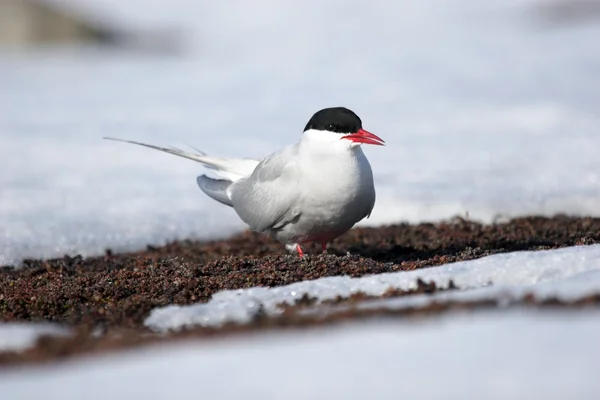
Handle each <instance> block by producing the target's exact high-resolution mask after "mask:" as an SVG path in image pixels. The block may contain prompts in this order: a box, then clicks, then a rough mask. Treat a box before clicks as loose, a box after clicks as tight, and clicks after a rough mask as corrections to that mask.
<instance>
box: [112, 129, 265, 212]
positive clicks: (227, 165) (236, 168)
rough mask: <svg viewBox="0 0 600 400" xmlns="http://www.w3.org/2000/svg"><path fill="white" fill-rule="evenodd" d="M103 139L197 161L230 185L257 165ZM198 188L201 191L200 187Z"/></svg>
mask: <svg viewBox="0 0 600 400" xmlns="http://www.w3.org/2000/svg"><path fill="white" fill-rule="evenodd" d="M104 139H108V140H115V141H117V142H124V143H131V144H137V145H138V146H144V147H148V148H151V149H154V150H158V151H162V152H165V153H169V154H173V155H176V156H179V157H183V158H187V159H190V160H194V161H197V162H199V163H201V164H203V165H204V166H205V167H207V168H210V169H212V170H214V171H215V173H216V174H217V175H219V176H220V177H222V178H224V179H226V180H227V181H229V182H230V183H231V182H235V181H237V180H238V179H241V178H244V177H246V176H249V175H251V174H252V171H254V168H256V166H257V165H258V161H257V160H252V159H249V158H229V157H214V156H209V155H207V154H205V153H203V152H201V151H199V150H196V151H197V153H190V152H187V151H183V150H180V149H177V148H174V147H171V148H167V147H159V146H154V145H151V144H146V143H140V142H135V141H133V140H124V139H117V138H111V137H105V138H104ZM206 178H207V179H211V178H208V177H206ZM212 180H215V179H212ZM216 181H218V180H216ZM198 185H200V183H198ZM200 188H201V189H202V186H201V187H200ZM202 190H204V189H202ZM207 194H208V193H207ZM209 196H211V195H210V194H209ZM211 197H212V196H211ZM216 200H218V201H221V200H219V199H216Z"/></svg>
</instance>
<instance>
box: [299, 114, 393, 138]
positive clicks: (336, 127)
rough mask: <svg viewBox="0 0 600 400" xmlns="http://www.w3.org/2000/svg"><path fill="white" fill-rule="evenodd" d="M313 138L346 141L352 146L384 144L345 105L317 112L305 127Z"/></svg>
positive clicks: (305, 130) (306, 131) (305, 131)
mask: <svg viewBox="0 0 600 400" xmlns="http://www.w3.org/2000/svg"><path fill="white" fill-rule="evenodd" d="M304 134H305V135H309V136H310V138H311V140H315V141H319V142H324V143H340V144H341V143H344V144H348V145H349V146H350V147H356V146H360V145H361V144H374V145H378V146H384V145H385V142H384V141H383V139H381V138H380V137H379V136H377V135H374V134H372V133H371V132H368V131H366V130H364V129H363V127H362V121H361V120H360V118H359V117H358V115H356V114H355V113H354V112H352V111H351V110H349V109H347V108H345V107H333V108H324V109H322V110H321V111H318V112H316V113H315V115H313V116H312V118H311V119H310V121H308V123H307V124H306V127H305V128H304Z"/></svg>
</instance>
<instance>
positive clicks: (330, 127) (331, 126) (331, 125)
mask: <svg viewBox="0 0 600 400" xmlns="http://www.w3.org/2000/svg"><path fill="white" fill-rule="evenodd" d="M327 130H328V131H334V132H335V126H333V124H329V125H328V126H327Z"/></svg>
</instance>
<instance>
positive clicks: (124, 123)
mask: <svg viewBox="0 0 600 400" xmlns="http://www.w3.org/2000/svg"><path fill="white" fill-rule="evenodd" d="M52 1H58V2H61V3H65V4H67V5H71V6H73V5H75V6H79V7H82V8H84V9H87V7H88V6H89V7H91V8H92V9H93V10H97V11H106V14H107V15H109V16H110V15H112V16H114V18H115V19H116V20H118V21H123V22H125V23H126V24H127V25H135V26H137V27H144V28H146V27H151V26H159V27H164V26H167V27H168V26H175V27H177V28H181V29H183V30H184V31H185V32H187V34H188V36H187V40H186V42H185V45H186V46H187V47H186V49H187V53H185V54H184V55H183V56H181V57H178V56H171V57H158V56H155V55H143V54H131V53H126V52H122V51H114V52H110V51H99V50H94V49H81V48H60V49H54V50H45V51H39V52H23V51H17V50H4V51H2V52H0V71H2V72H1V73H0V87H1V88H2V90H1V91H0V139H1V141H2V146H0V171H2V173H1V174H0V265H2V264H11V263H18V262H19V261H20V260H22V259H23V258H24V257H53V256H62V255H63V254H65V253H69V254H74V253H81V254H83V255H91V254H98V253H102V252H103V251H104V249H105V248H107V247H110V248H113V249H114V250H116V251H120V250H127V249H134V248H140V247H143V246H145V245H146V244H160V243H163V242H165V241H167V240H170V239H175V238H190V237H195V238H201V239H209V238H219V237H224V236H227V235H229V234H231V233H233V232H235V231H239V230H241V229H244V228H245V226H244V225H243V224H242V223H241V222H240V221H239V220H238V218H237V216H236V215H235V213H234V212H233V210H231V209H229V208H227V207H225V206H222V205H219V204H217V203H215V202H214V201H212V200H211V199H209V198H207V197H206V196H204V195H203V194H202V193H201V192H200V190H199V189H198V188H197V187H196V184H195V177H196V176H197V175H198V174H199V173H202V172H203V169H202V168H201V167H200V166H199V165H197V164H195V163H193V162H191V161H188V160H183V159H178V158H176V157H173V156H170V155H165V154H161V153H158V152H153V151H151V150H148V149H142V148H136V147H134V146H131V145H126V144H122V143H113V142H107V141H102V140H101V137H103V136H117V137H122V138H128V139H134V140H139V141H146V142H151V143H155V144H158V145H167V144H174V145H181V144H185V143H189V144H191V145H194V146H195V147H198V148H201V149H203V150H205V151H206V152H209V153H215V154H223V155H232V156H249V157H261V156H263V155H265V154H267V153H269V152H271V151H273V150H275V149H277V148H280V147H282V146H284V145H286V144H289V143H291V142H293V141H294V140H296V139H297V138H298V136H299V135H300V133H301V130H302V128H303V126H304V124H305V123H306V121H307V120H308V119H309V118H310V116H311V115H312V113H314V112H315V111H317V110H318V109H319V108H322V107H327V106H332V105H345V106H348V107H350V108H351V109H353V110H355V111H356V112H357V113H358V114H359V115H360V116H361V117H362V119H363V122H364V126H365V127H366V128H367V129H369V130H371V131H373V132H374V133H376V134H378V135H379V136H381V137H382V138H384V139H385V140H386V142H387V144H388V145H387V147H385V148H366V149H365V151H366V153H367V156H368V157H369V159H370V161H371V164H372V166H373V170H374V173H375V180H376V187H377V204H376V206H375V210H374V212H373V214H372V216H371V218H370V219H369V220H367V221H365V222H363V223H362V224H363V225H366V224H371V225H378V224H382V223H392V222H396V221H401V220H404V221H411V222H418V221H437V220H440V219H444V218H449V217H452V216H454V215H456V214H461V215H465V214H466V213H468V214H469V216H470V217H471V218H473V219H477V220H482V221H486V222H489V221H491V220H493V219H494V218H496V217H497V216H499V215H500V216H503V217H510V216H516V215H523V214H531V213H535V214H553V213H555V212H566V213H572V214H587V215H600V208H599V206H598V204H600V202H599V201H598V199H599V197H600V173H599V172H598V171H600V158H599V157H597V137H596V136H597V126H598V123H599V122H600V117H599V115H598V113H597V104H599V103H600V84H599V82H600V80H599V79H598V74H597V66H598V63H599V62H600V53H599V52H598V51H596V47H597V46H596V40H595V38H596V37H597V36H598V33H599V32H598V30H599V27H598V26H597V25H594V24H588V25H575V26H570V27H563V28H548V27H545V26H542V25H541V24H537V23H536V22H535V18H533V17H532V7H533V6H534V5H535V4H536V3H537V2H535V1H529V0H513V1H510V2H506V1H504V0H494V1H488V2H481V1H478V0H467V1H460V2H457V1H446V0H430V1H422V2H417V1H414V2H410V1H380V2H376V3H373V2H367V1H354V2H352V6H348V5H347V3H346V2H342V1H341V0H340V1H327V2H317V1H316V0H311V1H304V2H277V1H268V0H262V1H258V2H257V1H255V2H251V3H240V2H237V1H236V2H234V1H231V0H228V1H220V2H218V3H217V2H208V1H189V0H174V1H171V2H161V1H156V0H154V1H151V2H149V1H148V0H131V1H127V2H124V1H117V0H94V1H93V2H90V1H89V0H52ZM90 3H91V4H90ZM141 9H143V12H140V10H141ZM315 10H318V12H315Z"/></svg>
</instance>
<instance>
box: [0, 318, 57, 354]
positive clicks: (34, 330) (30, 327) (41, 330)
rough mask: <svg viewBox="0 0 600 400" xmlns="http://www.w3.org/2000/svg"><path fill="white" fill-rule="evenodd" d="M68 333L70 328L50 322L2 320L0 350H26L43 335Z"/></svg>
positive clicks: (0, 323)
mask: <svg viewBox="0 0 600 400" xmlns="http://www.w3.org/2000/svg"><path fill="white" fill-rule="evenodd" d="M68 334H69V330H68V329H66V328H64V327H61V326H58V325H54V324H49V323H25V322H0V352H4V351H22V350H25V349H27V348H29V347H31V346H33V345H34V344H35V342H36V341H37V340H38V338H40V337H41V336H63V335H68Z"/></svg>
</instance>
